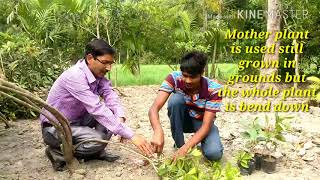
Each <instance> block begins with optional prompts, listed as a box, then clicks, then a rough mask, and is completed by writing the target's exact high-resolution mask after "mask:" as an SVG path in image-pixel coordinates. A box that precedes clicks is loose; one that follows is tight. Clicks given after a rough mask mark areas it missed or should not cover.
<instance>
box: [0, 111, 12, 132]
mask: <svg viewBox="0 0 320 180" xmlns="http://www.w3.org/2000/svg"><path fill="white" fill-rule="evenodd" d="M0 120H1V121H2V122H3V123H4V124H5V125H6V126H5V127H4V128H6V129H8V128H10V124H9V122H8V121H7V119H6V117H5V116H4V115H3V114H2V113H1V112H0Z"/></svg>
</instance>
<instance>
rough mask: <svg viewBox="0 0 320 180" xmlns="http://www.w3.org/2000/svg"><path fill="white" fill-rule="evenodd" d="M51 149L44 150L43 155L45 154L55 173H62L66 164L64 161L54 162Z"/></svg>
mask: <svg viewBox="0 0 320 180" xmlns="http://www.w3.org/2000/svg"><path fill="white" fill-rule="evenodd" d="M51 151H52V150H51V149H50V148H49V147H48V148H46V150H45V153H46V156H47V157H48V158H49V160H50V162H51V164H52V167H53V169H54V170H55V171H64V170H65V165H66V162H64V161H56V160H54V158H53V156H52V154H51Z"/></svg>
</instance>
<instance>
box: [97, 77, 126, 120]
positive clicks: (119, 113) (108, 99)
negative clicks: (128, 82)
mask: <svg viewBox="0 0 320 180" xmlns="http://www.w3.org/2000/svg"><path fill="white" fill-rule="evenodd" d="M98 93H99V94H100V95H101V96H102V97H103V99H104V102H105V104H106V106H107V107H108V108H110V109H111V110H112V112H113V113H114V115H115V116H116V117H117V118H118V117H125V113H124V109H123V106H122V105H121V102H120V98H119V96H118V95H117V93H116V92H114V91H113V89H112V85H111V81H108V80H107V79H105V78H103V79H101V81H100V83H99V85H98Z"/></svg>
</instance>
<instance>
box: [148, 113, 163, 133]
mask: <svg viewBox="0 0 320 180" xmlns="http://www.w3.org/2000/svg"><path fill="white" fill-rule="evenodd" d="M149 119H150V123H151V126H152V129H153V131H155V132H156V131H161V130H162V127H161V124H160V118H159V112H158V111H157V110H156V109H154V108H151V109H150V110H149Z"/></svg>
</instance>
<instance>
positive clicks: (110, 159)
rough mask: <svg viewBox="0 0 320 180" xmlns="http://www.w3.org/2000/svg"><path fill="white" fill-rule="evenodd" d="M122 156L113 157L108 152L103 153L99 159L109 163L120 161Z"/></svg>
mask: <svg viewBox="0 0 320 180" xmlns="http://www.w3.org/2000/svg"><path fill="white" fill-rule="evenodd" d="M119 158H120V156H118V155H113V154H110V153H107V152H105V151H104V152H102V153H101V154H100V155H99V157H98V158H97V159H99V160H102V161H108V162H114V161H116V160H118V159H119Z"/></svg>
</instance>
